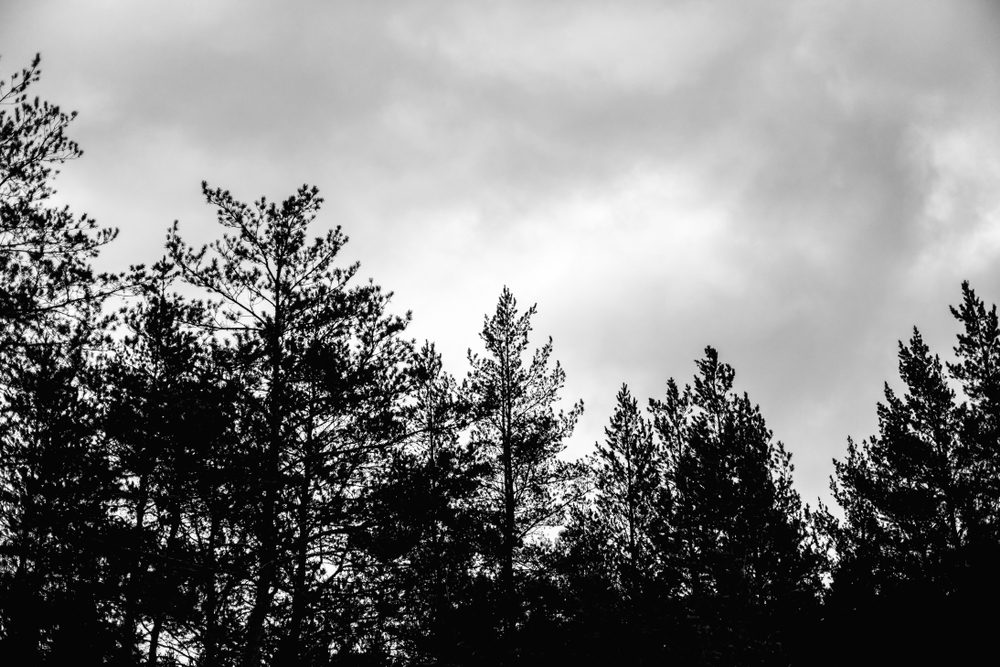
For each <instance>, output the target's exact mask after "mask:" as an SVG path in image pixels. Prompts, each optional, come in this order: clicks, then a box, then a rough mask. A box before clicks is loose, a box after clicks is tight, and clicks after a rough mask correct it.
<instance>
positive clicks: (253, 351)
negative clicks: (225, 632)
mask: <svg viewBox="0 0 1000 667" xmlns="http://www.w3.org/2000/svg"><path fill="white" fill-rule="evenodd" d="M202 189H203V192H204V194H205V197H206V199H207V201H208V203H209V204H210V205H212V206H214V207H215V209H216V212H217V218H218V221H219V223H220V224H221V225H222V226H223V228H224V229H225V230H226V232H225V233H224V235H223V237H222V240H221V241H217V242H215V243H213V244H211V245H209V246H206V247H204V248H201V249H200V250H194V249H192V248H189V247H188V246H186V245H185V244H184V243H183V241H182V240H181V238H180V236H179V234H178V231H177V226H176V225H175V226H174V228H173V230H172V231H171V233H170V237H169V240H168V248H169V250H170V255H171V258H172V261H174V262H175V263H176V264H177V266H178V269H179V271H180V273H181V276H182V278H183V279H184V280H185V281H187V282H188V283H189V284H191V285H192V286H194V287H197V288H200V289H202V290H203V291H204V292H205V293H206V294H207V295H208V296H209V297H210V298H211V299H213V300H214V304H213V305H214V307H213V308H212V309H211V317H208V318H205V319H204V320H203V321H202V322H201V326H202V327H204V328H205V329H207V330H211V331H214V332H216V333H217V335H219V336H220V337H221V339H223V340H226V341H229V342H230V343H231V345H232V347H233V359H234V363H235V364H236V366H237V368H238V370H237V372H238V373H239V374H240V375H241V376H242V377H244V378H246V380H247V381H248V383H249V385H248V390H247V395H246V399H245V402H244V404H243V405H242V406H241V414H240V416H239V420H240V422H241V431H242V432H241V436H242V437H243V438H244V439H245V442H244V445H243V446H245V447H247V448H248V451H249V452H250V453H251V456H250V460H251V461H252V464H251V465H252V466H253V468H252V469H251V470H250V475H251V476H252V479H253V480H255V482H256V486H257V488H258V490H259V493H258V495H257V497H256V498H255V499H254V501H253V502H251V503H249V504H248V506H247V507H245V508H243V509H244V512H245V516H244V517H243V519H244V520H245V522H246V523H245V524H244V525H245V526H246V529H247V531H248V534H249V535H250V539H249V540H248V542H249V544H248V545H247V548H248V549H249V550H250V553H251V554H252V560H253V564H252V565H251V568H250V572H251V587H252V594H251V595H250V596H249V599H248V600H247V604H246V609H245V611H246V617H245V619H244V621H243V623H244V637H243V646H242V657H241V664H243V665H247V666H249V665H259V664H262V663H263V662H265V661H269V660H271V659H274V660H277V661H280V662H283V663H288V664H311V663H315V662H322V661H326V660H328V659H329V655H330V654H331V652H332V653H335V654H350V653H357V652H361V653H372V654H375V655H378V654H380V653H381V652H383V651H385V650H386V647H385V646H384V645H383V643H384V639H385V636H384V635H385V632H384V629H383V628H380V627H379V623H378V622H377V621H378V619H379V615H378V614H377V613H375V612H374V611H373V609H372V606H373V605H377V604H378V603H379V600H378V597H379V586H378V581H377V579H376V580H370V579H369V578H367V577H366V574H367V572H368V571H369V569H370V566H372V565H373V561H374V560H375V559H377V557H378V555H379V554H377V553H375V552H373V551H372V549H371V546H372V543H371V540H370V539H369V537H370V530H371V526H370V525H368V524H367V523H366V521H365V502H366V497H367V495H368V492H369V491H370V490H371V484H370V482H372V481H373V480H377V479H378V477H379V471H380V467H381V466H382V465H383V464H384V462H385V456H384V455H385V454H386V452H387V451H388V450H389V449H391V448H392V447H393V446H394V445H395V443H396V442H398V440H399V437H400V434H399V433H398V431H399V430H400V429H399V413H400V410H401V407H402V404H401V401H402V398H403V395H404V390H405V376H404V372H403V370H404V369H403V366H404V365H405V362H406V360H407V358H408V356H409V354H410V352H409V350H410V346H409V343H408V342H407V341H405V340H403V339H402V338H401V337H400V333H401V332H402V331H403V329H404V327H405V326H406V323H407V319H406V318H399V317H395V316H392V315H389V314H387V312H386V309H387V304H388V300H389V296H390V295H388V294H385V293H383V292H382V291H381V289H380V288H378V287H377V286H376V285H374V284H372V283H368V284H362V285H357V286H352V285H351V284H350V283H351V282H352V279H353V278H354V276H355V274H356V273H357V269H358V265H357V264H353V265H349V266H346V267H342V266H339V265H338V264H336V263H335V260H336V258H337V255H338V254H339V252H340V250H341V248H342V246H343V245H344V243H345V242H346V240H347V239H346V237H344V235H343V234H342V233H341V232H340V229H339V228H338V229H334V230H332V231H329V232H328V233H327V234H326V235H324V236H322V237H317V238H315V239H314V240H312V241H309V239H308V238H307V229H308V227H309V224H310V223H311V222H312V220H313V218H314V217H315V215H316V213H317V211H318V210H319V207H320V204H321V203H322V200H321V199H320V197H319V194H318V191H317V190H316V189H315V188H309V187H302V188H301V189H300V190H299V191H298V192H297V193H296V194H295V195H293V196H292V197H289V198H288V199H286V200H285V201H283V202H282V203H281V204H275V203H271V202H268V201H266V200H265V199H260V200H259V201H257V202H256V203H255V204H253V205H247V204H244V203H241V202H239V201H237V200H235V199H234V198H233V197H232V195H230V194H229V193H228V192H226V191H224V190H219V189H210V188H208V186H207V185H204V184H203V188H202ZM320 612H322V613H320Z"/></svg>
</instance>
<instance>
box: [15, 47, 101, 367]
mask: <svg viewBox="0 0 1000 667" xmlns="http://www.w3.org/2000/svg"><path fill="white" fill-rule="evenodd" d="M40 62H41V59H40V58H39V57H38V56H36V57H35V59H34V60H33V61H32V62H31V65H29V66H28V67H26V68H24V69H22V70H21V71H20V72H17V73H15V74H14V75H12V76H11V77H10V79H8V80H6V81H4V80H0V281H2V285H3V289H2V290H0V354H8V353H10V348H11V347H19V346H20V345H22V344H23V343H24V342H25V339H26V338H28V337H30V336H34V335H44V331H45V330H46V329H51V328H52V327H53V326H57V325H58V324H59V323H62V322H65V320H66V319H70V320H72V319H74V318H75V310H74V309H75V308H76V307H79V306H81V305H83V304H85V303H87V302H88V301H91V300H92V299H93V298H94V297H95V295H98V294H100V293H102V291H103V290H104V289H107V288H108V287H109V285H108V284H107V281H108V280H109V279H107V278H104V277H102V278H101V279H100V280H99V279H98V278H97V276H95V274H94V272H93V270H92V268H91V265H90V261H91V260H92V259H93V258H94V257H95V256H96V255H97V252H98V250H99V249H100V248H101V247H102V246H104V245H105V244H107V243H109V242H110V241H111V240H112V239H113V238H114V237H115V235H116V232H115V230H111V229H102V228H100V227H98V226H97V223H95V222H94V220H92V219H91V218H89V217H87V216H86V215H80V216H76V215H74V214H73V213H71V212H70V210H69V209H68V208H66V207H64V208H54V207H52V206H50V205H49V200H50V198H51V197H52V195H53V194H54V190H53V189H52V183H51V181H52V178H53V176H54V175H55V174H56V173H57V172H56V171H55V167H56V166H57V165H59V164H62V163H64V162H65V161H66V160H71V159H74V158H77V157H79V156H80V155H81V151H80V148H79V147H78V146H77V144H76V142H74V141H73V140H72V139H70V138H69V137H68V136H67V135H66V130H67V128H68V126H69V124H70V122H71V121H72V120H73V118H74V117H75V116H76V113H75V112H74V113H70V114H67V113H65V112H63V111H62V110H61V109H60V108H59V107H58V106H55V105H53V104H50V103H48V102H45V101H42V100H40V99H39V98H38V97H34V98H32V97H30V95H29V89H30V88H31V86H32V85H34V84H35V83H37V81H38V79H39V77H40V75H41V70H40V69H39V66H40ZM15 353H16V352H15Z"/></svg>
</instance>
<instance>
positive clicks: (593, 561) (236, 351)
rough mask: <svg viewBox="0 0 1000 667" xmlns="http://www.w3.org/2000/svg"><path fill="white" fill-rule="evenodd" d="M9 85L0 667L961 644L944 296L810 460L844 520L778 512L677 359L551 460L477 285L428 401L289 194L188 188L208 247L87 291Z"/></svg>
mask: <svg viewBox="0 0 1000 667" xmlns="http://www.w3.org/2000/svg"><path fill="white" fill-rule="evenodd" d="M38 72H39V70H38V60H37V59H36V60H35V61H34V62H33V63H31V65H30V66H29V67H28V68H26V69H24V70H23V71H21V72H18V73H17V74H15V75H14V76H12V77H11V78H10V79H9V80H7V81H4V82H2V83H0V652H2V653H0V654H2V655H3V656H4V657H5V659H7V660H8V661H10V663H11V664H25V665H63V664H74V665H79V664H110V665H140V664H142V665H147V666H148V667H155V666H156V665H199V666H204V667H215V666H228V665H233V666H235V665H240V666H244V667H258V666H260V665H490V664H494V665H515V664H517V665H524V664H574V663H575V664H594V663H596V664H605V663H610V662H615V663H619V664H628V665H631V664H635V665H642V664H664V663H665V662H669V661H672V662H674V663H676V664H716V665H730V664H762V665H764V664H766V665H771V664H790V663H794V664H804V663H810V664H814V663H817V662H823V661H825V660H827V659H829V660H831V661H846V660H863V659H870V658H872V657H873V655H881V656H883V657H887V658H891V657H899V656H900V654H901V653H904V652H905V649H906V647H909V648H910V649H912V652H913V657H915V658H917V659H919V658H921V657H922V658H925V659H926V658H927V657H928V656H929V655H931V654H933V653H934V652H939V653H940V654H941V655H948V654H949V652H953V651H954V650H955V649H956V647H959V646H962V647H966V646H969V644H970V637H972V638H974V637H987V636H988V634H989V633H988V632H986V630H985V627H986V625H985V624H986V622H987V621H988V620H989V618H988V617H983V616H977V615H976V614H974V613H973V612H972V610H973V609H976V608H977V607H978V606H979V605H981V604H983V603H985V602H990V601H993V600H995V599H996V597H997V593H998V592H1000V577H998V575H997V574H996V571H997V568H996V565H995V564H996V562H997V558H998V557H1000V325H998V317H997V313H996V308H995V307H987V306H986V304H984V303H983V301H982V300H981V299H980V298H979V297H977V296H976V294H975V292H974V291H973V290H972V288H971V287H969V285H968V284H963V286H962V302H961V304H960V305H959V306H958V307H956V308H953V309H952V312H953V314H954V316H955V318H956V319H957V321H958V323H959V329H960V333H959V335H958V343H957V345H956V347H955V350H954V360H953V361H952V362H950V363H942V362H941V360H940V359H939V358H938V357H937V356H936V355H934V354H933V353H932V352H931V350H930V349H929V348H928V346H927V345H926V343H925V342H924V340H923V338H922V337H921V335H920V333H919V332H918V331H916V330H914V333H913V336H912V338H911V339H910V340H909V342H908V343H905V344H903V343H901V344H900V346H899V351H898V354H899V373H900V379H901V383H902V387H903V391H902V393H899V392H897V391H894V390H892V389H890V388H889V386H888V385H886V389H885V400H884V402H883V403H880V404H879V405H878V407H877V411H878V417H879V432H878V434H876V435H874V436H872V437H870V438H868V439H866V440H863V441H861V442H855V441H853V440H852V441H850V442H849V444H848V452H847V456H846V458H845V459H844V460H842V461H838V462H836V468H835V474H834V477H833V479H832V480H831V484H832V489H833V493H834V497H835V499H836V501H837V503H838V504H839V505H840V508H841V509H842V514H839V515H835V514H834V513H833V512H831V511H829V510H827V509H826V508H822V507H821V508H816V509H810V508H809V507H807V506H806V505H805V504H803V502H802V501H801V499H800V498H799V496H798V494H797V493H796V491H795V489H794V486H793V483H792V473H793V468H792V464H791V457H790V455H789V453H788V452H787V451H786V450H785V448H784V446H783V445H782V443H780V442H778V441H776V440H774V439H773V437H772V434H771V431H770V430H769V429H768V428H767V425H766V423H765V421H764V417H763V415H762V413H761V411H760V408H759V407H758V406H757V405H756V404H754V403H753V402H752V401H751V399H750V398H749V396H748V395H747V394H745V393H739V392H737V391H736V390H735V389H734V386H735V385H734V378H735V373H734V370H733V368H732V367H731V366H729V365H728V364H726V363H724V362H723V361H721V360H720V358H719V355H718V353H717V352H716V350H715V349H713V348H711V347H709V348H706V350H705V353H704V356H703V358H702V359H700V360H698V361H697V362H696V373H695V376H694V378H693V380H692V382H691V384H687V385H684V386H681V385H680V384H678V382H676V381H675V380H674V379H669V380H668V381H667V382H666V387H665V390H664V393H663V395H662V396H660V397H658V398H656V399H651V400H649V401H648V404H647V405H642V404H641V403H640V401H639V400H638V399H637V398H635V397H634V396H633V395H632V392H631V391H630V389H629V388H628V386H627V385H622V387H621V388H620V389H619V391H618V393H617V400H616V404H615V408H614V411H613V414H612V415H611V416H610V420H609V422H608V425H607V428H606V429H605V438H604V440H603V442H599V443H597V445H596V447H595V449H594V451H593V453H592V454H591V455H589V456H588V457H586V458H584V459H582V460H579V461H570V460H568V459H567V457H566V456H565V452H564V450H565V447H566V445H567V441H568V438H569V436H570V435H571V433H572V431H573V428H574V425H575V423H576V421H577V418H578V417H579V415H580V413H581V412H582V409H583V406H582V403H576V404H572V405H570V406H569V407H568V408H567V409H561V408H560V405H562V403H561V402H562V401H563V399H564V398H565V397H564V396H562V393H563V388H564V384H565V373H564V371H563V369H562V367H561V366H560V365H559V363H558V362H557V361H555V360H554V357H553V354H554V347H553V342H552V340H551V339H548V340H546V341H545V342H543V344H542V345H541V346H540V347H538V348H537V349H535V348H534V347H533V345H532V341H531V331H532V318H533V317H534V315H535V306H531V307H528V308H526V309H524V310H519V308H518V304H517V301H516V299H515V298H514V295H513V294H512V293H511V292H510V290H508V289H506V288H505V289H504V290H503V291H502V293H501V294H500V297H499V300H498V302H497V306H496V309H495V311H494V312H493V313H492V314H489V315H487V316H486V317H485V318H484V323H483V328H482V330H481V331H480V333H479V338H480V344H481V347H480V351H478V352H473V351H470V353H469V358H468V366H469V370H468V375H467V377H465V378H464V379H461V380H459V379H456V378H454V377H452V376H450V375H449V374H448V373H447V372H446V370H445V366H444V363H443V361H442V359H441V357H440V355H439V354H438V353H437V351H436V350H435V348H434V345H433V344H432V343H430V342H426V343H424V344H422V345H419V346H418V345H417V344H416V343H415V342H414V341H412V340H410V339H409V338H407V337H406V329H407V325H408V322H409V315H408V314H406V315H398V314H395V313H394V306H393V304H392V302H391V294H390V293H387V292H385V291H383V290H382V289H381V288H379V287H378V286H377V285H375V284H374V283H371V282H368V283H364V282H360V281H358V280H357V279H356V274H357V272H358V266H357V265H356V264H346V265H345V264H343V263H342V262H341V250H342V248H343V247H344V244H345V243H347V237H346V236H345V235H344V234H343V233H342V232H341V231H340V229H339V228H337V229H334V230H332V231H327V232H326V233H325V234H323V235H320V236H318V237H315V238H314V237H311V236H310V234H311V229H310V226H311V223H313V221H314V218H316V216H317V215H318V214H319V213H320V209H321V206H322V199H321V198H320V197H319V193H318V191H317V190H316V189H315V188H310V187H305V186H304V187H302V188H301V189H299V190H298V191H297V192H296V193H294V194H293V195H292V196H290V197H289V198H287V199H286V200H284V201H282V202H270V201H267V200H265V199H260V200H259V201H257V202H254V203H252V204H246V203H243V202H240V201H238V200H237V199H236V198H234V197H233V196H232V195H231V194H230V193H229V192H228V191H225V190H222V189H217V188H210V187H208V185H205V184H203V187H202V189H203V194H204V197H205V199H206V202H207V203H208V205H209V206H210V207H211V208H212V209H213V210H214V211H215V213H216V216H217V220H218V223H219V225H220V227H221V230H220V235H219V237H218V239H219V240H217V241H215V242H214V243H211V244H209V245H207V246H205V247H201V248H195V247H191V246H190V245H188V244H187V243H186V242H185V240H184V238H183V236H182V234H181V231H180V227H179V225H177V224H175V225H174V226H173V227H172V228H171V229H170V230H169V232H168V236H167V244H166V252H165V254H164V256H163V257H162V258H161V259H159V260H158V261H156V262H155V263H153V264H152V265H151V266H148V267H146V266H136V267H133V268H132V269H131V270H130V271H129V272H128V273H126V274H123V275H119V276H107V275H98V274H97V273H96V272H95V271H94V270H93V268H92V262H93V260H94V259H95V258H96V257H97V253H98V252H99V250H100V249H101V247H102V246H104V245H105V244H107V243H109V242H111V241H113V239H114V236H115V232H114V231H113V230H107V229H102V228H100V227H99V226H98V225H97V224H96V223H95V222H94V221H93V220H91V219H90V218H88V217H86V216H80V215H76V214H73V213H72V212H71V211H70V210H69V209H67V208H56V207H53V206H51V205H50V198H51V195H52V192H53V190H52V183H51V181H52V178H53V176H54V174H55V167H56V166H58V165H59V164H60V163H62V162H63V161H65V160H67V159H72V158H76V157H78V156H79V155H80V150H79V148H78V147H77V146H76V144H75V143H73V141H72V140H70V139H69V138H68V136H67V135H66V131H67V129H68V126H69V124H70V122H71V120H72V115H70V114H66V113H63V112H62V111H60V110H59V108H58V107H55V106H53V105H50V104H48V103H44V102H41V101H39V100H37V99H32V98H30V97H29V95H28V91H29V89H30V87H31V85H32V84H33V83H34V82H35V81H36V80H37V79H38ZM977 624H978V625H977ZM976 628H980V629H978V630H977V629H976ZM845 636H848V637H853V638H854V639H855V641H851V642H844V641H842V638H843V637H845ZM915 637H916V638H919V640H917V639H915ZM859 639H866V640H867V641H868V642H869V643H871V645H872V646H875V647H876V648H875V649H872V650H874V653H872V652H871V650H870V649H867V648H864V649H863V648H862V646H866V645H867V644H865V643H863V642H861V641H858V640H859ZM818 647H821V648H818Z"/></svg>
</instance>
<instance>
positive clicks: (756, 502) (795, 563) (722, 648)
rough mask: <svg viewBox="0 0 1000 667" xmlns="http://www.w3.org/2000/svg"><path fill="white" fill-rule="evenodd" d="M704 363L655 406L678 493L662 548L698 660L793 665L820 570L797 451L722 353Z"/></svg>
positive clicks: (673, 491) (668, 479)
mask: <svg viewBox="0 0 1000 667" xmlns="http://www.w3.org/2000/svg"><path fill="white" fill-rule="evenodd" d="M697 365H698V374H697V375H696V376H695V378H694V384H693V386H688V387H685V389H684V390H683V392H681V391H680V390H679V389H678V388H677V385H676V384H675V383H673V382H671V383H669V384H668V392H667V396H666V398H665V399H664V400H663V401H653V402H652V408H653V411H654V414H655V415H656V417H657V418H656V421H655V426H656V430H657V434H658V436H659V438H660V441H661V446H662V447H663V451H664V455H665V461H666V464H665V474H664V479H665V485H666V489H665V491H666V493H667V494H668V495H669V515H668V516H669V518H668V520H667V521H666V522H665V526H666V529H665V530H664V532H663V534H662V536H661V540H662V541H661V550H662V553H663V555H664V559H665V561H666V567H667V568H669V569H670V570H671V571H673V572H674V573H675V575H676V577H677V583H678V588H677V591H678V593H679V595H680V596H681V597H682V599H683V600H684V604H685V606H686V607H687V609H688V614H690V615H691V617H692V618H693V619H694V624H695V625H694V627H693V628H692V629H693V630H694V631H695V633H696V635H697V636H700V638H701V639H700V645H698V646H696V647H694V648H693V650H694V651H696V653H697V655H696V656H689V659H691V658H693V659H696V660H697V661H700V662H707V663H723V664H725V663H732V662H740V663H742V664H746V663H749V662H764V663H772V662H774V661H778V660H781V659H787V650H788V648H787V646H785V644H786V643H787V642H788V641H789V640H790V637H788V634H787V632H783V628H782V624H783V622H787V621H788V620H789V619H792V618H794V615H795V614H797V613H800V612H801V611H802V610H803V609H805V608H808V606H809V604H810V603H811V601H812V600H813V599H814V596H815V595H816V591H817V589H818V574H819V571H818V561H817V559H816V556H815V554H814V553H813V552H812V549H811V546H810V540H809V535H808V532H807V516H806V514H805V511H804V508H803V506H802V503H801V501H800V499H799V496H798V493H796V491H795V490H794V488H793V487H792V479H791V472H792V466H791V461H790V456H789V454H788V453H787V452H786V451H785V449H784V447H783V446H782V444H781V443H780V442H777V441H775V440H773V438H772V434H771V431H770V430H768V428H767V426H766V425H765V423H764V419H763V417H762V416H761V413H760V410H759V408H758V407H757V406H756V405H754V404H752V403H751V402H750V399H749V397H748V396H747V395H746V394H743V395H739V394H736V393H735V392H734V391H733V378H734V372H733V369H732V367H730V366H729V365H728V364H724V363H722V362H720V361H719V358H718V354H717V353H716V351H715V350H714V349H713V348H711V347H709V348H706V350H705V357H704V358H703V359H701V360H699V361H698V362H697Z"/></svg>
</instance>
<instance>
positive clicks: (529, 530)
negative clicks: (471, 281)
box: [468, 287, 583, 661]
mask: <svg viewBox="0 0 1000 667" xmlns="http://www.w3.org/2000/svg"><path fill="white" fill-rule="evenodd" d="M534 314H535V307H534V306H532V307H530V308H528V309H527V310H526V311H525V312H524V313H519V312H518V310H517V301H516V299H515V298H514V295H513V294H512V293H511V291H510V290H509V289H507V288H506V287H505V288H504V289H503V291H502V293H501V294H500V299H499V301H498V302H497V307H496V311H495V312H494V314H493V315H492V316H491V317H490V316H488V317H486V318H485V321H484V324H483V330H482V332H481V333H480V338H481V339H482V341H483V345H484V347H485V349H486V354H485V356H479V355H475V354H472V353H471V351H470V353H469V363H470V365H471V366H472V370H471V371H470V373H469V378H468V393H469V398H470V401H471V402H472V404H473V405H474V406H475V409H476V410H477V417H478V420H477V424H476V427H475V429H474V432H473V436H472V437H473V442H474V443H475V445H476V446H477V447H479V448H481V450H482V451H483V452H484V455H485V457H486V459H487V461H488V464H489V465H490V467H491V478H492V479H491V480H490V482H489V483H488V484H487V485H486V486H485V487H484V492H485V494H486V496H487V500H486V502H487V503H488V506H489V507H490V508H491V512H492V514H493V517H494V518H493V525H494V526H495V528H496V530H497V535H498V538H499V539H498V544H497V549H496V557H497V561H498V565H499V590H500V605H501V614H502V616H501V626H502V627H501V635H502V638H503V641H504V644H503V649H502V652H503V654H504V655H503V659H504V660H505V661H511V660H514V659H515V657H516V656H515V653H516V648H515V636H514V633H515V631H516V628H517V623H518V616H519V604H518V599H517V593H516V590H515V568H516V565H517V563H518V562H519V561H520V558H521V554H522V546H523V545H524V542H525V539H526V538H529V537H530V536H531V535H532V534H534V533H535V532H536V531H538V530H539V529H540V528H543V527H545V526H554V525H558V524H559V522H560V519H561V517H562V515H563V512H564V510H565V508H566V506H567V504H568V503H569V502H570V500H571V499H572V498H573V497H574V496H575V495H576V494H577V493H579V491H578V490H577V489H576V488H574V485H573V482H574V481H575V480H577V479H578V478H579V475H580V471H579V469H578V467H576V466H574V465H571V464H569V463H566V462H564V461H561V460H560V459H558V458H557V455H558V454H559V452H561V451H562V450H563V448H564V447H565V439H566V438H567V437H568V436H569V434H570V433H571V432H572V429H573V426H574V424H575V422H576V419H577V418H578V417H579V415H580V413H581V412H582V410H583V404H582V403H577V404H576V405H575V406H573V408H572V409H571V410H570V411H569V412H568V413H564V412H556V410H555V403H556V401H557V400H558V395H559V391H560V390H561V389H562V387H563V384H564V382H565V373H564V372H563V370H562V368H561V367H560V365H559V364H558V362H557V363H556V364H555V366H554V367H550V365H549V359H550V357H551V355H552V340H551V339H549V341H548V342H547V343H546V344H545V345H544V346H542V347H541V348H539V349H538V350H536V351H535V352H534V354H533V355H531V357H530V358H528V359H526V358H525V357H526V354H527V351H528V334H529V332H530V331H531V317H532V316H533V315H534Z"/></svg>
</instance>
